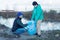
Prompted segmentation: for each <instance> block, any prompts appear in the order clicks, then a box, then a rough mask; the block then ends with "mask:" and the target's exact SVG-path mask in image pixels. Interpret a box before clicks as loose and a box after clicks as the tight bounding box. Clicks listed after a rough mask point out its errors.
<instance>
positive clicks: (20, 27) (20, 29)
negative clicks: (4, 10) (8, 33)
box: [12, 12, 27, 34]
mask: <svg viewBox="0 0 60 40" xmlns="http://www.w3.org/2000/svg"><path fill="white" fill-rule="evenodd" d="M22 18H23V14H22V13H21V12H18V13H17V18H16V19H15V20H14V23H13V27H12V32H13V33H14V34H21V33H24V32H25V31H26V29H25V28H24V27H26V26H27V24H23V23H22V22H21V19H22Z"/></svg>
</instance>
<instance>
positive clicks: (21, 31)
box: [13, 28, 26, 34]
mask: <svg viewBox="0 0 60 40" xmlns="http://www.w3.org/2000/svg"><path fill="white" fill-rule="evenodd" d="M24 32H26V30H25V28H19V29H17V30H16V31H15V32H13V33H14V34H22V33H24Z"/></svg>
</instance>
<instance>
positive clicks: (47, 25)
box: [0, 17, 60, 31]
mask: <svg viewBox="0 0 60 40" xmlns="http://www.w3.org/2000/svg"><path fill="white" fill-rule="evenodd" d="M14 20H15V18H8V19H5V18H3V17H0V24H3V25H5V26H7V27H9V28H12V26H13V22H14ZM23 20H24V21H23ZM23 20H22V22H23V23H24V24H25V23H27V22H28V21H27V20H25V19H23ZM40 27H41V28H40V29H41V30H45V31H47V30H60V22H42V23H41V26H40Z"/></svg>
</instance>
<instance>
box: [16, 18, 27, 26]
mask: <svg viewBox="0 0 60 40" xmlns="http://www.w3.org/2000/svg"><path fill="white" fill-rule="evenodd" d="M17 23H18V24H19V25H21V26H22V27H25V26H27V24H23V23H22V22H21V20H19V19H18V20H17Z"/></svg>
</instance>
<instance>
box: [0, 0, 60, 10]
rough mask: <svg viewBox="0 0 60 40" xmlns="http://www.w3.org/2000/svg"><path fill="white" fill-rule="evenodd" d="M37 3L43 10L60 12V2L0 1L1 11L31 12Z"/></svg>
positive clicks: (48, 0) (49, 0) (40, 0)
mask: <svg viewBox="0 0 60 40" xmlns="http://www.w3.org/2000/svg"><path fill="white" fill-rule="evenodd" d="M33 1H37V2H38V3H39V4H40V5H41V7H42V9H43V10H50V9H53V10H60V0H0V10H6V9H7V10H16V11H31V10H32V9H33V6H32V2H33Z"/></svg>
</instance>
